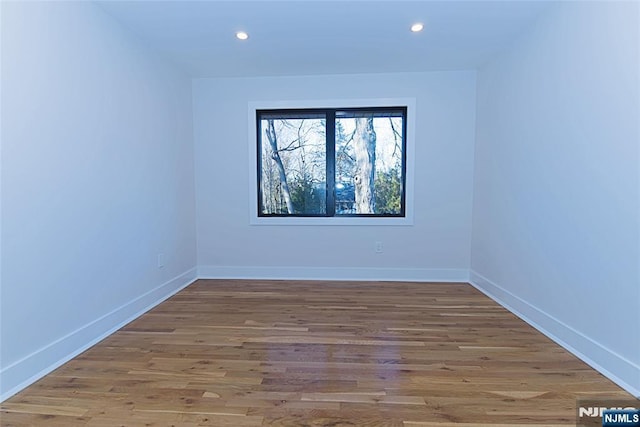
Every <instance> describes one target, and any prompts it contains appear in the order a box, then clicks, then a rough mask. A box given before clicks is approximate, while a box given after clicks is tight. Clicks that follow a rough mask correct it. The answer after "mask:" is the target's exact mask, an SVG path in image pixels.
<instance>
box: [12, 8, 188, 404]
mask: <svg viewBox="0 0 640 427" xmlns="http://www.w3.org/2000/svg"><path fill="white" fill-rule="evenodd" d="M1 126H2V176H1V178H2V180H1V182H2V236H1V237H2V262H1V271H2V277H1V284H2V289H1V294H0V295H1V304H2V305H1V318H0V319H1V323H2V325H1V328H2V329H1V336H2V342H1V345H2V348H1V352H0V356H1V371H0V374H1V381H0V383H1V389H0V400H1V399H2V398H4V397H7V396H8V395H10V394H11V393H13V392H15V391H17V390H18V389H19V388H20V387H22V386H24V385H26V384H28V383H29V382H30V381H32V380H33V379H36V378H37V377H38V375H40V374H42V373H44V372H46V371H47V370H49V369H51V368H52V367H54V366H56V365H57V364H58V363H59V362H60V361H61V360H64V359H66V358H68V357H69V356H70V355H73V354H74V353H75V352H77V351H78V350H79V349H81V348H84V347H86V346H88V345H89V344H91V343H92V342H95V340H96V339H99V337H101V336H103V334H105V333H107V332H108V331H110V330H112V329H113V328H116V327H117V326H118V325H120V324H122V322H124V321H125V320H126V319H128V318H131V317H132V316H134V315H136V313H139V312H141V311H142V310H144V309H145V308H146V307H148V306H149V305H151V304H153V303H155V302H157V301H158V300H159V299H161V298H163V297H165V296H166V295H168V294H170V293H171V292H173V291H175V290H177V289H178V288H180V287H181V286H183V285H185V284H187V283H189V282H190V281H191V280H193V279H194V278H195V274H196V270H195V265H196V254H195V249H196V248H195V226H194V221H193V218H195V211H194V210H195V198H194V182H193V146H192V132H193V127H192V116H191V81H190V79H189V78H188V77H187V76H186V75H183V74H181V73H179V72H177V71H175V70H174V69H173V68H172V67H171V66H169V65H167V64H166V63H165V62H163V61H160V60H158V59H157V58H155V56H153V55H152V54H151V53H150V52H149V51H148V50H147V49H146V48H145V47H144V46H141V45H139V44H138V43H136V42H135V40H134V39H133V38H132V37H131V36H130V35H129V34H128V33H126V32H125V31H124V30H123V29H121V28H120V27H119V26H117V25H116V24H115V23H114V22H112V20H111V19H110V18H109V17H107V16H106V15H105V14H104V13H103V12H102V11H101V10H100V9H98V8H97V7H96V6H93V5H91V4H88V3H85V2H3V3H2V124H1ZM158 253H163V254H164V255H165V259H166V261H165V266H164V268H158V266H157V255H158Z"/></svg>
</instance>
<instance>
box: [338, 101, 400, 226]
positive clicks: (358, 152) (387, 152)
mask: <svg viewBox="0 0 640 427" xmlns="http://www.w3.org/2000/svg"><path fill="white" fill-rule="evenodd" d="M336 116H337V117H336V190H335V191H336V214H342V215H345V214H365V215H366V214H372V215H402V214H403V209H402V204H403V158H404V155H403V150H404V141H403V129H404V126H403V125H404V124H403V117H402V114H398V113H397V112H386V113H385V112H380V111H371V112H366V111H362V110H360V111H356V112H339V113H336Z"/></svg>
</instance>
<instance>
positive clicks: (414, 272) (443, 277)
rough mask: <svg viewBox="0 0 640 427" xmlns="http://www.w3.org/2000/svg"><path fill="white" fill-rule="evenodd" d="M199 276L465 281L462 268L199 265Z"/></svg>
mask: <svg viewBox="0 0 640 427" xmlns="http://www.w3.org/2000/svg"><path fill="white" fill-rule="evenodd" d="M198 277H199V278H201V279H271V280H376V281H399V282H468V281H469V270H467V269H466V268H464V269H463V268H458V269H456V268H452V269H446V268H362V267H336V268H333V267H253V266H252V267H239V266H212V265H209V266H200V267H198Z"/></svg>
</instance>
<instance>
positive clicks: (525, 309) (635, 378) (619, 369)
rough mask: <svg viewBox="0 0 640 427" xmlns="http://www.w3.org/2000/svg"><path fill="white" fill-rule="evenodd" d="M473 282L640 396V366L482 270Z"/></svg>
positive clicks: (491, 296) (603, 373)
mask: <svg viewBox="0 0 640 427" xmlns="http://www.w3.org/2000/svg"><path fill="white" fill-rule="evenodd" d="M469 276H470V278H469V279H470V280H469V283H471V285H472V286H473V287H475V288H476V289H478V290H479V291H480V292H482V293H483V294H485V295H487V296H488V297H489V298H491V299H492V300H494V301H496V302H497V303H498V304H500V305H502V306H503V307H504V308H506V309H507V310H509V311H510V312H512V313H513V314H515V315H516V316H518V317H519V318H521V319H522V320H524V321H525V322H527V323H528V324H529V325H531V326H533V327H534V328H535V329H537V330H538V331H540V332H541V333H542V334H544V335H546V336H547V337H548V338H550V339H551V340H553V341H555V342H556V343H557V344H559V345H560V346H562V347H563V348H565V349H566V350H567V351H569V352H570V353H572V354H573V355H575V356H576V357H578V358H579V359H581V360H582V361H583V362H585V363H586V364H588V365H589V366H591V367H592V368H594V369H595V370H597V371H598V372H600V373H601V374H602V375H604V376H606V377H607V378H609V379H610V380H611V381H613V382H614V383H616V384H618V385H619V386H620V387H622V388H623V389H625V390H626V391H628V392H629V393H631V394H632V395H634V396H636V397H638V398H640V366H639V365H637V364H635V363H634V362H632V361H630V360H628V359H626V358H625V357H623V356H621V355H619V354H617V353H615V352H613V351H611V350H610V349H608V348H607V347H605V346H604V345H602V344H600V343H599V342H597V341H595V340H593V339H592V338H590V337H588V336H586V335H584V334H583V333H581V332H579V331H577V330H575V329H574V328H572V327H571V326H569V325H567V324H566V323H564V322H562V321H560V320H559V319H557V318H555V317H554V316H552V315H551V314H549V313H547V312H545V311H544V310H541V309H540V308H538V307H536V306H534V305H532V304H530V303H528V302H527V301H525V300H523V299H521V298H519V297H518V296H516V295H514V294H512V293H511V292H509V291H508V290H506V289H504V288H503V287H501V286H499V285H498V284H496V283H494V282H492V281H491V280H489V279H487V278H486V277H484V276H482V275H481V274H479V273H476V272H475V271H473V270H471V271H470V272H469Z"/></svg>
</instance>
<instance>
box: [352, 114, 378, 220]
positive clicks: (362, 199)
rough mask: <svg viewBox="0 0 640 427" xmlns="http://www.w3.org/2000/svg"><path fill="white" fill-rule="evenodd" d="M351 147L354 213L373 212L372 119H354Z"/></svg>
mask: <svg viewBox="0 0 640 427" xmlns="http://www.w3.org/2000/svg"><path fill="white" fill-rule="evenodd" d="M355 120H356V129H355V134H354V138H353V147H354V152H355V158H356V165H355V166H356V171H355V177H354V180H355V193H356V194H355V195H356V213H360V214H372V213H374V212H375V201H376V199H375V194H374V178H375V174H376V132H375V130H374V129H373V117H369V118H366V117H361V118H356V119H355Z"/></svg>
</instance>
